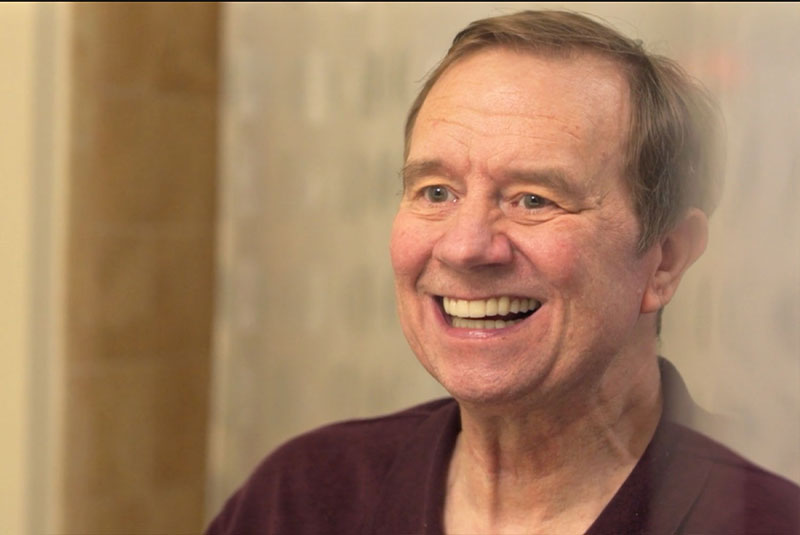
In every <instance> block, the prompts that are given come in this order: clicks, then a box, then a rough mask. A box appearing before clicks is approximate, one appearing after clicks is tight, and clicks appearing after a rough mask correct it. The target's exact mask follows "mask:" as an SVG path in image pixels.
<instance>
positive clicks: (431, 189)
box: [425, 186, 450, 203]
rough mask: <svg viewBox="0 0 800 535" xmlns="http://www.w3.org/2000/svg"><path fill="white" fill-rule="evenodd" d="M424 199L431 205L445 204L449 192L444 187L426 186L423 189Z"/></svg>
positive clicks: (448, 197)
mask: <svg viewBox="0 0 800 535" xmlns="http://www.w3.org/2000/svg"><path fill="white" fill-rule="evenodd" d="M425 198H426V199H427V200H428V201H430V202H433V203H438V202H445V201H447V200H449V199H450V192H449V191H447V188H445V187H444V186H428V187H426V188H425Z"/></svg>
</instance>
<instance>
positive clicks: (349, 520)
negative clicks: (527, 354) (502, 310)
mask: <svg viewBox="0 0 800 535" xmlns="http://www.w3.org/2000/svg"><path fill="white" fill-rule="evenodd" d="M453 406H455V401H454V400H452V399H441V400H436V401H432V402H429V403H425V404H422V405H418V406H415V407H412V408H410V409H406V410H403V411H400V412H396V413H393V414H389V415H386V416H381V417H377V418H368V419H359V420H350V421H344V422H339V423H335V424H331V425H327V426H324V427H321V428H319V429H315V430H313V431H310V432H308V433H304V434H302V435H300V436H298V437H296V438H294V439H292V440H290V441H288V442H286V443H285V444H283V445H282V446H280V447H279V448H278V449H276V450H275V451H274V452H273V453H272V454H270V455H269V456H267V457H266V458H265V459H264V460H263V461H262V462H261V463H260V464H259V465H258V467H257V468H256V469H255V471H254V472H253V473H252V475H251V476H250V477H249V478H248V480H247V481H246V482H245V483H244V485H242V487H241V488H240V489H239V490H238V491H237V492H236V493H235V494H234V495H233V496H232V497H231V498H230V499H229V500H228V502H227V503H226V505H225V507H224V508H223V510H222V512H221V513H220V514H219V515H218V516H217V518H216V519H215V520H214V521H213V522H212V524H211V526H210V527H209V530H208V533H209V534H214V535H216V534H227V533H237V534H238V533H249V532H250V530H252V532H254V533H255V532H258V533H285V532H292V533H315V532H317V533H319V532H322V531H330V530H331V529H333V527H334V526H336V525H341V526H342V529H345V527H346V529H348V530H350V531H354V530H353V529H352V525H353V523H354V522H358V521H359V518H358V517H359V516H360V514H361V513H363V511H364V510H365V509H367V508H369V507H370V504H371V502H372V500H374V499H375V496H376V495H377V493H378V489H379V488H380V487H381V483H382V481H383V479H384V477H385V475H386V474H387V472H388V471H389V469H390V468H391V467H392V464H393V462H394V460H395V458H396V457H397V455H398V452H399V451H400V450H401V449H402V448H403V447H404V445H405V444H406V443H407V442H408V441H409V440H410V437H412V436H413V435H414V434H415V432H416V431H417V429H418V428H419V427H420V426H421V425H422V424H424V423H425V422H426V421H428V420H429V419H430V418H431V417H432V416H434V415H436V414H440V413H441V412H442V411H449V410H452V407H453ZM298 522H300V523H302V525H298ZM320 530H322V531H320Z"/></svg>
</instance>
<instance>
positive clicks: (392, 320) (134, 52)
mask: <svg viewBox="0 0 800 535" xmlns="http://www.w3.org/2000/svg"><path fill="white" fill-rule="evenodd" d="M559 6H560V5H559V4H528V3H525V4H522V3H517V4H499V3H491V4H488V3H470V4H464V5H458V4H358V3H341V4H317V3H315V4H294V3H293V4H288V3H286V4H249V3H241V4H239V3H235V4H228V3H225V4H216V3H202V4H191V3H180V4H170V3H157V4H156V3H153V4H151V3H141V4H139V3H137V4H124V3H114V4H102V3H101V4H83V3H81V4H61V3H58V4H56V3H39V4H37V3H19V4H11V3H3V4H0V125H2V127H1V128H0V136H2V137H0V184H2V195H0V259H1V260H2V261H1V262H0V281H2V282H0V288H2V294H1V295H2V301H0V318H2V319H1V320H0V355H1V356H2V358H0V426H2V427H1V428H2V430H3V431H2V433H3V435H2V440H0V532H2V533H19V534H25V533H31V534H40V533H53V534H56V533H64V534H67V533H70V534H72V533H94V534H101V533H102V534H112V533H120V534H121V533H137V534H156V533H172V534H177V533H199V532H200V531H202V529H203V527H204V526H205V525H206V523H207V522H208V520H209V518H210V517H211V516H212V515H213V514H214V513H215V512H216V511H217V510H218V509H219V508H220V507H221V505H222V503H223V502H224V500H225V499H226V498H227V496H229V495H230V493H231V492H233V491H234V490H235V488H236V487H237V486H238V485H239V484H241V482H242V481H243V479H244V478H245V477H246V476H247V474H249V472H250V471H251V470H252V469H253V467H254V466H255V464H256V463H257V462H258V460H259V459H261V458H262V457H263V456H264V454H266V453H267V452H268V451H269V450H271V449H273V448H274V447H275V446H276V445H278V444H279V443H281V442H283V441H284V440H286V439H287V438H289V437H290V436H292V435H295V434H297V433H299V432H302V431H304V430H308V429H310V428H312V427H315V426H318V425H321V424H323V423H326V422H330V421H333V420H337V419H345V418H353V417H362V416H369V415H375V414H380V413H384V412H387V411H392V410H397V409H401V408H404V407H406V406H408V405H410V404H413V403H418V402H422V401H425V400H428V399H430V398H432V397H436V396H441V395H444V393H443V391H442V390H441V389H440V388H439V387H438V385H437V384H436V383H435V382H434V381H433V380H432V379H430V378H429V377H428V376H427V374H426V373H425V372H424V370H423V369H422V368H421V367H420V366H419V365H418V364H417V363H416V360H415V358H414V356H413V355H412V354H411V352H410V350H409V349H408V348H407V346H406V343H405V340H404V339H403V337H402V334H401V332H400V329H399V325H398V323H397V319H396V316H395V311H394V296H393V286H392V273H391V267H390V264H389V255H388V235H389V228H390V225H391V220H392V217H393V214H394V210H395V208H396V204H397V202H398V200H399V192H400V182H399V176H398V171H399V169H400V166H401V163H402V125H403V120H404V116H405V113H406V110H407V108H408V106H409V105H410V103H411V101H412V99H413V97H414V95H415V93H416V91H417V90H418V88H419V87H420V82H421V80H422V79H423V77H424V75H425V74H426V73H427V72H428V70H429V69H430V68H431V67H433V65H434V64H435V62H436V61H437V60H438V59H439V58H440V57H441V56H442V55H443V53H444V52H445V50H446V48H447V46H448V44H449V42H450V40H451V38H452V37H453V35H454V34H455V33H456V32H457V31H458V30H459V29H461V28H462V27H463V26H464V25H465V24H467V23H468V22H470V21H472V20H474V19H476V18H482V17H485V16H490V15H496V14H502V13H507V12H510V11H515V10H518V9H522V8H529V7H533V8H535V7H559ZM568 8H569V9H572V10H577V11H585V12H589V13H593V14H596V15H598V16H601V17H603V18H604V19H606V20H607V21H608V22H610V23H611V24H612V25H614V26H615V27H617V28H618V29H619V30H621V31H623V32H624V33H627V34H628V35H631V36H633V37H636V38H641V39H642V40H643V41H644V42H645V43H648V44H649V48H650V49H651V50H652V51H655V52H658V53H662V54H665V55H668V56H671V57H673V58H675V59H677V60H679V62H680V63H682V64H683V65H684V66H685V67H686V68H687V69H688V70H689V71H690V72H691V73H692V74H693V75H695V76H696V77H698V78H700V79H701V80H702V81H703V82H704V83H705V84H706V85H707V86H708V87H709V88H710V89H711V91H712V92H714V93H715V94H716V95H717V96H718V98H719V100H720V103H721V107H722V109H723V112H724V115H725V120H726V125H727V137H728V156H727V174H726V187H725V193H724V197H723V201H722V204H721V205H720V207H719V209H718V211H717V213H716V215H715V216H714V218H713V219H712V229H711V241H710V246H709V249H708V251H707V253H706V255H705V256H704V257H703V258H702V259H701V260H700V262H699V264H698V265H696V266H695V267H694V268H693V270H691V271H690V272H689V274H688V275H687V277H686V278H685V280H684V282H683V284H682V286H681V289H680V291H679V293H678V296H677V298H676V299H675V301H674V302H673V303H672V304H671V305H670V306H669V307H668V308H667V311H666V314H665V324H664V331H663V336H662V338H663V344H662V354H664V355H666V356H668V357H669V358H670V359H671V360H673V362H675V363H676V364H677V365H678V367H679V368H680V369H681V371H682V372H683V374H684V376H685V379H686V380H687V382H688V384H689V386H690V389H691V390H692V392H693V394H694V396H695V398H696V399H697V400H698V401H699V402H700V403H701V404H702V405H704V406H705V407H706V408H708V409H710V410H712V411H715V412H718V413H721V414H724V415H727V416H729V417H730V418H731V419H732V420H734V421H735V422H736V424H737V425H736V426H735V430H734V431H731V432H729V433H728V434H727V435H726V436H724V437H721V438H724V439H725V440H726V441H727V442H728V443H729V444H731V445H732V446H733V447H734V448H735V449H737V450H738V451H740V452H741V453H743V454H745V455H747V456H748V457H750V458H752V459H754V460H755V461H757V462H758V463H760V464H762V465H764V466H766V467H768V468H769V469H771V470H773V471H776V472H778V473H781V474H783V475H785V476H786V477H788V478H790V479H793V480H794V481H800V329H798V326H800V211H798V209H797V206H798V205H799V204H800V176H798V173H799V170H798V157H797V155H798V154H799V153H800V103H799V102H798V95H800V60H799V59H798V55H797V53H796V48H797V47H796V28H797V27H800V7H798V6H797V5H796V4H768V5H764V4H759V5H755V4H709V3H702V4H686V3H680V4H651V3H648V4H628V3H626V4H569V5H568Z"/></svg>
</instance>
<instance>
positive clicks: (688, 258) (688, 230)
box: [642, 208, 708, 313]
mask: <svg viewBox="0 0 800 535" xmlns="http://www.w3.org/2000/svg"><path fill="white" fill-rule="evenodd" d="M707 241H708V218H707V217H706V215H705V214H704V213H703V212H702V211H701V210H699V209H697V208H689V210H688V211H687V212H686V214H685V215H684V216H683V218H681V220H680V221H679V222H678V223H677V224H676V225H675V226H674V227H673V228H672V230H670V231H669V232H667V233H666V234H665V235H664V236H663V237H662V238H661V240H660V241H659V243H658V244H657V245H656V247H658V248H659V251H658V252H659V253H660V260H659V262H658V266H657V267H656V270H655V272H654V273H653V275H652V276H651V278H650V281H649V283H648V285H647V288H646V289H645V292H644V295H643V296H642V313H649V312H657V311H658V310H660V309H661V308H663V307H664V306H666V305H667V303H669V302H670V300H671V299H672V296H673V295H675V291H676V290H677V289H678V284H679V283H680V281H681V277H683V274H684V273H685V272H686V270H687V269H689V266H691V265H692V264H693V263H694V262H695V260H697V259H698V258H699V257H700V255H702V254H703V251H705V249H706V243H707Z"/></svg>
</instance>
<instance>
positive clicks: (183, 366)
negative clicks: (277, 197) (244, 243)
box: [63, 3, 218, 534]
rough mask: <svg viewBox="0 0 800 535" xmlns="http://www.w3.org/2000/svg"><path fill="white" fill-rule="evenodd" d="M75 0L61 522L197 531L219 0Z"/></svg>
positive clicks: (72, 527) (102, 528) (91, 528)
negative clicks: (196, 0) (120, 0)
mask: <svg viewBox="0 0 800 535" xmlns="http://www.w3.org/2000/svg"><path fill="white" fill-rule="evenodd" d="M72 7H73V10H74V36H75V37H74V43H73V48H72V53H73V59H74V73H73V74H74V83H73V99H72V108H73V114H74V120H73V127H72V130H71V134H72V138H71V148H72V151H71V161H70V164H71V173H72V184H71V185H72V196H71V200H70V242H69V264H68V271H67V275H68V283H69V292H68V311H69V312H68V319H67V363H66V381H65V403H66V416H65V424H64V429H65V440H64V444H65V446H64V452H63V458H64V465H65V474H64V485H63V489H64V508H63V509H64V531H65V532H66V533H103V534H113V533H120V534H122V533H137V534H148V533H151V534H155V533H192V532H198V531H200V530H201V528H202V523H203V518H202V510H203V503H204V498H203V494H204V487H205V459H206V435H207V431H206V425H207V415H208V384H209V363H210V330H211V315H212V300H213V292H212V289H213V258H214V255H213V243H214V232H215V213H214V210H215V206H216V202H215V201H216V200H215V194H216V166H217V163H216V154H217V138H216V132H217V22H218V18H217V13H218V7H217V5H216V4H213V3H194V4H181V3H98V4H93V3H80V4H74V5H73V6H72Z"/></svg>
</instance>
